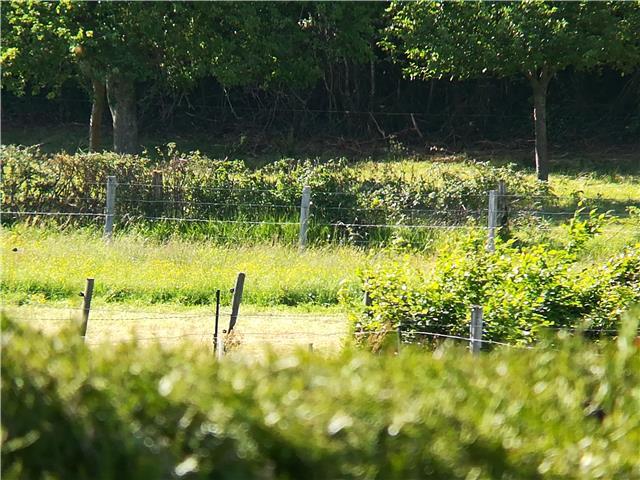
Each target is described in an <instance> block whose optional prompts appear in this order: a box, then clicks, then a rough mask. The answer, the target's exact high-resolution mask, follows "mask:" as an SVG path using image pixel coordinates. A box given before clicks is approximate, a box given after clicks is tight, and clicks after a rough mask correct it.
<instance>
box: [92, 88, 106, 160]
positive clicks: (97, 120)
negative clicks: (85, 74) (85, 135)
mask: <svg viewBox="0 0 640 480" xmlns="http://www.w3.org/2000/svg"><path fill="white" fill-rule="evenodd" d="M91 83H92V85H93V104H92V106H91V119H90V120H89V150H90V151H92V152H96V151H98V150H100V147H101V146H102V117H103V116H104V104H105V93H106V88H105V85H104V82H101V81H100V80H92V81H91Z"/></svg>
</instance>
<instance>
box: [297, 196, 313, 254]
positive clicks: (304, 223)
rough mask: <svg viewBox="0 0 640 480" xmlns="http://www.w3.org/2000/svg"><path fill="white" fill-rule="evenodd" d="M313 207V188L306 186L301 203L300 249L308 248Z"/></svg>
mask: <svg viewBox="0 0 640 480" xmlns="http://www.w3.org/2000/svg"><path fill="white" fill-rule="evenodd" d="M310 205H311V187H309V186H308V185H305V186H304V187H303V188H302V200H301V201H300V235H299V238H298V240H299V243H300V249H304V248H305V247H306V246H307V227H308V225H309V207H310Z"/></svg>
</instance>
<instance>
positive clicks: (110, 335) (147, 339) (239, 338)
mask: <svg viewBox="0 0 640 480" xmlns="http://www.w3.org/2000/svg"><path fill="white" fill-rule="evenodd" d="M3 310H4V312H6V313H7V314H8V315H9V316H11V317H12V318H15V319H17V320H19V321H21V322H25V323H28V324H29V325H31V326H33V327H34V328H37V329H40V330H42V331H44V332H46V333H49V334H55V333H56V332H57V331H59V330H61V329H63V328H79V326H80V323H81V317H80V315H81V312H80V310H79V309H77V308H65V307H47V306H46V305H37V306H33V305H25V306H19V307H16V306H6V307H3ZM228 325H229V313H228V311H222V312H221V315H220V330H222V329H226V328H227V327H228ZM213 329H214V315H213V312H211V311H210V310H209V309H204V308H196V309H193V310H186V309H175V310H171V309H168V307H161V308H134V307H129V306H109V307H102V308H100V307H98V308H95V309H92V311H91V313H90V317H89V326H88V329H87V336H86V341H87V344H90V345H94V346H99V345H114V344H117V343H120V342H126V341H131V340H133V339H134V338H135V339H136V340H137V341H138V342H139V343H140V344H143V345H144V344H147V343H153V342H160V343H161V344H163V345H166V346H170V345H177V344H182V343H184V342H191V343H196V344H201V345H207V346H209V345H212V340H213ZM235 332H236V334H235V342H238V343H237V345H236V346H235V347H234V348H233V349H234V351H238V352H246V353H258V352H261V351H263V350H264V349H265V348H266V347H270V348H273V349H274V350H276V351H279V352H285V351H291V350H294V349H296V348H309V345H310V344H313V349H314V350H316V351H320V352H327V353H329V352H334V351H337V350H338V349H339V348H340V346H341V345H342V344H343V342H344V340H345V338H346V335H347V322H346V316H345V315H344V314H340V313H334V312H331V313H326V312H322V311H321V312H317V313H314V312H311V313H300V312H298V311H292V312H287V311H282V310H278V311H268V312H267V311H264V310H255V309H251V308H241V310H240V316H239V318H238V322H237V324H236V327H235Z"/></svg>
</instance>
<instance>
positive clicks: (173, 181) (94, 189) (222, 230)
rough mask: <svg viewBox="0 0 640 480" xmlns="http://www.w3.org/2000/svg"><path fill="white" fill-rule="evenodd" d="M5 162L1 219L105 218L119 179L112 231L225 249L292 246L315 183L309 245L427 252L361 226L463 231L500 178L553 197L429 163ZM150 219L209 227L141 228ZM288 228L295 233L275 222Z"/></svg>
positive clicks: (407, 237) (7, 155)
mask: <svg viewBox="0 0 640 480" xmlns="http://www.w3.org/2000/svg"><path fill="white" fill-rule="evenodd" d="M1 155H2V159H3V161H2V169H3V180H2V191H3V198H2V207H3V209H4V210H5V211H47V212H87V213H101V212H102V211H103V209H104V204H105V194H106V193H105V187H104V185H105V183H106V177H107V176H108V175H115V176H116V177H117V180H118V183H119V184H120V185H119V186H118V189H117V195H118V199H119V200H118V209H119V210H118V212H117V214H118V218H117V220H116V221H117V226H116V228H117V229H123V228H125V229H126V228H131V229H135V230H136V231H139V232H145V233H147V234H150V235H156V236H158V237H160V238H167V237H168V236H170V235H171V234H173V233H175V232H180V233H181V234H182V235H184V236H186V237H188V238H203V237H205V238H211V239H213V240H216V241H223V242H224V241H228V239H229V238H235V239H236V240H241V239H242V240H246V241H252V240H262V241H265V240H266V241H273V240H276V239H279V240H283V241H285V242H293V241H295V239H296V238H297V234H298V225H297V224H298V221H299V205H300V197H301V193H302V188H303V186H304V185H309V186H310V187H311V188H312V195H313V205H312V212H311V213H312V217H311V221H310V232H309V239H310V241H311V242H312V243H326V242H356V243H359V242H365V241H366V242H372V243H388V242H394V241H398V240H399V238H398V235H401V236H402V238H403V239H404V240H402V241H407V242H409V243H416V244H418V245H425V244H428V242H429V241H430V239H431V238H432V237H433V234H432V233H433V232H429V231H426V232H425V231H424V230H423V231H415V230H413V231H412V230H410V229H409V230H407V231H399V230H397V229H393V228H388V227H386V228H378V227H376V228H372V227H365V226H360V225H372V224H378V225H379V224H382V225H389V224H392V225H393V224H434V223H435V224H441V225H451V224H465V223H466V222H467V221H469V220H473V219H478V218H481V217H482V209H483V208H484V205H485V203H486V192H487V191H488V190H490V189H491V188H495V186H496V184H497V183H498V181H499V180H501V179H503V180H505V182H506V184H507V188H508V189H509V192H513V193H514V194H521V195H537V194H544V193H548V187H545V186H542V185H540V184H537V183H536V182H534V181H532V180H531V179H530V178H529V177H527V176H526V175H524V174H522V173H518V172H515V171H514V170H513V169H512V168H511V167H492V166H490V165H489V164H485V163H477V162H466V163H465V164H464V165H463V167H464V168H459V169H457V170H446V169H442V168H440V167H439V166H438V165H437V164H430V165H427V166H426V167H425V169H423V171H422V172H421V173H420V174H419V175H414V174H413V173H411V172H405V171H402V170H399V169H396V168H394V167H393V166H388V167H384V166H382V167H379V168H375V169H373V170H372V171H371V172H364V173H363V172H362V171H361V169H360V168H359V166H358V165H350V164H349V163H348V162H347V161H346V160H345V159H338V160H330V161H327V162H319V161H311V160H292V159H285V160H280V161H277V162H274V163H272V164H269V165H266V166H265V167H263V168H260V169H256V170H253V169H250V168H248V167H247V166H246V165H245V163H244V162H243V161H240V160H227V159H224V160H212V159H209V158H207V157H205V156H203V155H202V154H200V153H199V152H192V153H188V154H185V153H181V152H179V151H177V150H176V149H175V145H173V144H169V146H168V148H167V150H166V151H160V152H159V155H158V157H159V160H157V161H153V160H151V159H149V158H148V157H140V156H126V155H124V156H123V155H117V154H110V153H100V154H97V153H96V154H84V153H78V154H75V155H69V154H66V153H59V154H53V155H45V154H42V153H40V152H39V151H38V150H37V149H34V148H16V147H2V150H1ZM157 169H159V170H162V172H163V182H164V188H163V192H162V194H161V195H160V196H158V195H157V193H156V191H155V190H154V189H153V188H152V187H151V185H150V184H151V182H152V179H153V171H154V170H157ZM25 179H28V180H27V181H25ZM144 217H152V218H163V217H168V218H192V219H201V220H210V221H211V222H183V223H176V222H171V221H166V222H165V221H150V222H145V220H144ZM4 218H6V217H4ZM65 220H66V219H65ZM93 220H95V219H92V221H93ZM79 221H80V222H82V221H85V224H86V219H84V220H83V219H81V218H79V219H72V222H71V223H72V224H74V225H77V224H78V222H79ZM219 221H222V222H219ZM224 221H233V222H236V221H253V222H267V224H266V225H251V224H245V225H241V224H240V225H239V224H235V223H224ZM216 222H218V223H216ZM282 222H284V223H290V225H286V224H285V225H282V224H278V223H282ZM225 239H227V240H225Z"/></svg>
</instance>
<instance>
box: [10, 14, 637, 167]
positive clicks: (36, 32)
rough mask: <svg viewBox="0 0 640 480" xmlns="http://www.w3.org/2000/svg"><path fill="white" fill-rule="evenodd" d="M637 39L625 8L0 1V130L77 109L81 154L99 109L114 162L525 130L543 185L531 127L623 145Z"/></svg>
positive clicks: (497, 135)
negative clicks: (190, 143) (186, 144)
mask: <svg viewBox="0 0 640 480" xmlns="http://www.w3.org/2000/svg"><path fill="white" fill-rule="evenodd" d="M638 31H640V3H638V2H626V3H623V2H618V3H616V2H606V3H605V2H601V3H589V2H573V3H548V2H525V3H511V2H502V3H497V4H493V3H487V2H475V3H458V2H451V3H436V2H411V3H403V2H398V3H390V4H389V3H384V2H370V3H366V2H354V3H339V2H336V3H320V2H318V3H316V2H263V3H257V2H256V3H254V2H215V3H205V2H156V3H137V2H127V3H125V2H116V3H111V2H100V3H94V2H85V3H75V2H58V3H49V2H28V3H27V2H9V3H5V4H4V5H3V12H2V33H3V41H2V74H3V84H2V88H3V100H5V101H4V102H3V103H4V104H5V108H4V109H3V117H4V120H5V121H6V119H8V118H10V117H11V118H12V119H16V118H17V119H18V120H19V119H20V117H21V116H22V117H23V118H24V117H25V115H26V114H28V113H29V112H31V113H37V112H39V111H40V112H41V111H45V112H46V111H47V108H49V107H48V106H47V105H46V104H44V103H42V102H40V101H39V98H42V96H43V95H46V96H47V97H48V98H57V105H61V104H64V105H65V109H66V110H67V111H70V112H72V113H73V112H74V111H76V112H84V113H85V114H86V113H88V112H86V110H87V102H91V105H92V107H91V112H90V114H89V115H88V116H89V124H90V129H89V130H90V135H89V137H90V146H91V148H92V149H99V148H101V147H102V145H103V142H102V139H101V137H100V133H101V132H102V128H101V127H102V126H101V121H102V119H103V118H104V117H105V116H106V112H105V110H106V109H107V107H108V111H109V113H110V116H111V123H112V132H113V148H114V150H115V151H118V152H134V151H137V149H138V140H137V135H138V129H139V124H140V123H141V122H140V121H141V120H143V122H142V123H143V124H144V125H146V127H145V128H149V126H151V127H153V126H154V125H158V127H159V126H160V125H161V124H164V123H167V122H169V123H170V122H176V121H178V122H179V123H184V121H185V120H190V121H191V123H192V124H197V125H200V126H201V127H202V128H205V129H210V130H213V131H216V132H221V131H223V130H224V128H228V126H229V125H237V124H244V125H246V124H253V125H256V126H259V127H260V128H262V129H264V130H265V131H267V130H274V129H277V130H280V131H286V132H288V133H289V134H290V135H292V136H294V135H295V136H301V135H313V134H314V133H318V132H330V133H332V134H334V135H344V136H357V137H370V138H379V137H384V138H389V137H390V136H391V135H393V134H398V133H400V134H404V135H405V136H407V137H408V138H411V139H414V140H415V141H417V142H425V143H428V142H430V141H431V142H432V141H433V140H434V139H437V140H438V141H440V142H444V143H449V144H451V143H453V144H456V143H458V142H464V141H477V140H483V139H484V140H492V139H499V140H504V139H508V138H513V137H528V136H530V133H529V132H530V131H531V128H532V127H535V128H534V130H535V160H536V168H537V171H538V175H539V178H541V179H546V178H547V175H548V161H549V155H548V140H547V136H548V135H547V117H550V127H551V130H550V133H551V136H552V138H554V137H555V138H558V137H559V136H565V135H566V136H569V137H573V138H581V137H582V138H584V137H587V136H592V135H594V134H596V135H598V134H601V135H604V136H605V137H606V138H610V139H614V140H624V139H632V138H633V136H634V135H638V134H640V112H639V108H640V107H639V105H640V93H639V92H640V74H639V69H638V65H639V64H640V39H639V38H640V36H638V35H637V32H638ZM24 94H27V96H25V97H24V98H17V97H16V95H24ZM7 100H9V102H8V103H7ZM54 104H55V103H54ZM7 105H8V108H7ZM12 105H13V106H15V107H14V108H13V109H12V108H11V107H12ZM532 107H533V109H532ZM7 110H9V112H7ZM532 111H533V118H534V120H535V121H532V115H531V113H532ZM12 112H13V115H12Z"/></svg>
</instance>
